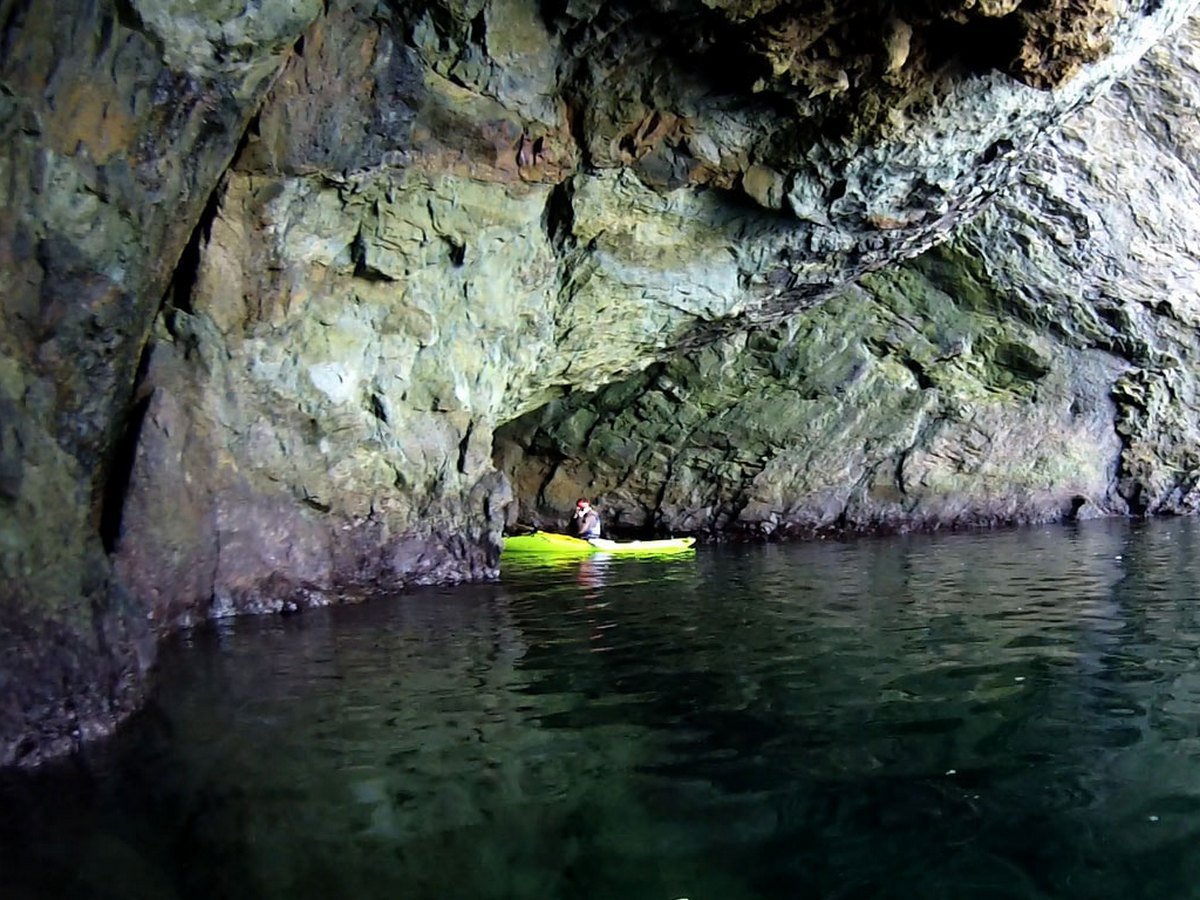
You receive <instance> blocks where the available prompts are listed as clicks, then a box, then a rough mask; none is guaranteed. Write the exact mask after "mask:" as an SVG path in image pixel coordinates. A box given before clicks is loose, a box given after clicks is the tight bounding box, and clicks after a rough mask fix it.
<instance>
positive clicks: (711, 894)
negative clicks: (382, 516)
mask: <svg viewBox="0 0 1200 900" xmlns="http://www.w3.org/2000/svg"><path fill="white" fill-rule="evenodd" d="M0 800H2V801H3V807H2V808H0V896H4V897H6V898H7V897H16V898H25V897H31V898H32V897H36V898H41V897H60V896H61V897H73V898H87V897H103V898H206V900H210V898H223V897H230V898H237V897H246V898H260V897H261V898H331V897H354V898H376V897H379V898H384V897H387V898H405V900H411V898H596V900H599V898H604V900H609V898H612V900H615V898H622V900H637V898H646V900H676V898H681V897H687V898H690V900H716V898H721V900H741V898H807V897H814V898H815V897H820V898H825V897H828V898H868V897H869V898H914V897H916V898H942V897H944V898H1000V897H1005V898H1009V897H1013V898H1015V897H1022V898H1024V897H1030V898H1034V897H1036V898H1048V897H1072V898H1074V897H1085V898H1140V897H1145V898H1149V897H1154V898H1178V897H1200V527H1198V523H1193V522H1189V521H1176V522H1159V523H1152V524H1149V525H1141V524H1126V523H1090V524H1085V525H1081V526H1078V527H1073V528H1066V527H1064V528H1053V529H1039V530H1030V531H1018V532H1007V533H992V534H984V535H959V536H943V537H921V538H911V539H894V540H864V541H858V542H854V543H846V544H816V545H797V546H771V547H755V548H733V549H729V548H726V549H713V548H701V550H700V551H699V553H697V554H696V556H694V557H692V558H687V559H680V560H674V561H646V560H612V561H609V562H604V561H592V562H589V563H583V564H578V565H574V566H570V567H566V568H561V569H543V570H536V569H534V570H520V571H512V572H506V578H505V582H504V583H503V584H501V585H495V586H488V587H475V588H465V589H454V590H444V591H428V592H420V593H416V594H411V595H407V596H403V597H399V598H397V599H396V600H395V601H389V602H374V603H370V604H366V605H363V606H358V607H351V608H341V609H335V610H326V611H317V612H313V613H306V614H303V615H300V616H295V617H292V618H268V619H257V620H241V621H236V622H233V623H230V624H228V625H225V626H223V627H220V628H217V629H211V630H206V631H201V632H197V633H194V634H192V635H190V636H188V637H187V638H185V639H184V640H182V641H181V642H179V644H178V646H176V647H174V648H172V649H171V650H170V651H169V652H168V653H167V654H166V658H165V661H164V667H163V673H162V684H161V690H160V692H159V697H158V700H157V702H156V703H155V704H154V706H153V707H152V708H151V709H150V710H149V711H148V712H147V714H146V715H144V716H142V717H141V718H140V719H139V721H138V722H137V724H136V725H135V727H133V728H131V729H129V730H128V731H127V732H126V733H125V734H123V735H122V737H121V738H120V740H118V741H117V742H115V743H114V744H113V745H112V746H111V747H109V748H107V749H105V750H104V751H93V752H91V753H90V754H89V756H88V758H87V759H85V760H80V761H78V762H77V763H76V764H75V766H73V767H72V768H71V770H70V771H63V772H57V773H49V774H47V775H45V776H42V777H40V778H38V779H36V780H33V781H21V782H15V783H13V782H8V783H5V784H4V787H3V796H2V797H0Z"/></svg>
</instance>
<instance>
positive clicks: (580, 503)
mask: <svg viewBox="0 0 1200 900" xmlns="http://www.w3.org/2000/svg"><path fill="white" fill-rule="evenodd" d="M571 527H573V528H574V529H575V534H576V535H577V536H579V537H581V538H583V539H584V540H585V541H590V540H592V539H593V538H598V537H600V514H599V513H598V512H596V511H595V510H594V509H592V504H590V503H588V502H587V500H585V499H584V498H583V497H580V498H579V499H578V500H576V501H575V515H574V516H573V517H572V518H571Z"/></svg>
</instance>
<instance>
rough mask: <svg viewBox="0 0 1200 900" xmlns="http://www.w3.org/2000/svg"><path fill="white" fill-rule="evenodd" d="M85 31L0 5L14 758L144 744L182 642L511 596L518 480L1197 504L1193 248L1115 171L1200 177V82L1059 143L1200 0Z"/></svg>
mask: <svg viewBox="0 0 1200 900" xmlns="http://www.w3.org/2000/svg"><path fill="white" fill-rule="evenodd" d="M76 6H77V4H67V3H65V2H57V0H55V2H51V3H42V4H33V3H31V2H29V0H0V28H2V29H3V34H2V38H3V46H4V48H5V53H4V55H3V61H0V124H2V126H3V131H4V136H5V141H4V144H3V149H2V150H0V172H2V173H3V175H4V178H3V179H0V192H2V193H0V196H2V197H3V200H4V207H5V209H6V210H8V211H10V215H8V216H6V217H5V218H4V220H3V221H2V222H0V298H2V299H0V317H2V319H3V326H4V328H3V330H2V332H0V412H2V415H0V510H2V512H3V515H2V516H0V574H2V575H3V583H4V584H5V587H4V589H3V593H2V594H0V659H3V660H4V662H2V663H0V687H3V688H4V691H3V693H2V694H0V696H3V697H4V701H3V705H2V706H0V764H6V763H12V762H25V763H29V762H36V761H37V760H38V759H40V758H42V757H43V756H45V755H47V754H51V753H55V752H62V751H63V750H64V749H66V748H69V747H70V746H71V744H72V742H74V741H76V740H78V739H80V738H81V737H87V736H90V735H93V734H98V733H103V732H104V731H105V730H107V729H109V728H111V726H112V724H113V723H114V722H115V721H116V720H117V719H118V718H119V717H120V716H121V715H122V714H123V713H124V712H126V711H127V710H128V709H130V708H131V707H132V706H133V705H134V704H135V703H136V702H137V699H138V693H139V690H140V685H141V684H142V680H143V676H144V673H145V671H146V669H147V667H148V666H149V665H150V664H151V663H152V660H153V652H154V651H153V642H154V638H155V637H156V636H157V635H158V634H160V633H161V632H163V631H166V630H170V629H172V628H175V627H178V626H180V625H186V624H189V623H193V622H197V621H201V620H203V619H205V618H208V617H210V616H217V615H227V614H232V613H236V612H242V611H262V610H281V609H294V608H299V607H302V606H306V605H313V604H321V603H328V602H333V601H336V600H339V599H343V598H345V597H347V596H350V595H358V594H360V593H362V592H363V591H367V590H371V589H373V588H376V587H379V586H384V587H395V586H399V585H403V584H410V583H419V582H429V581H453V580H458V579H467V578H486V577H490V576H493V575H494V574H495V565H496V550H497V546H498V538H499V534H500V528H501V526H502V524H503V522H504V521H505V517H506V516H512V515H513V514H514V512H515V510H516V509H517V507H516V505H514V503H513V500H514V493H513V491H512V488H511V487H510V484H515V485H516V486H517V491H516V497H517V498H519V500H520V503H521V508H522V509H525V510H526V511H529V510H531V509H532V510H534V511H538V510H539V509H540V513H539V514H541V515H546V516H550V515H553V514H554V513H555V511H556V510H558V509H560V508H561V505H562V503H563V502H564V498H571V497H573V495H574V493H576V492H578V491H580V490H584V489H586V490H587V492H589V493H594V492H597V491H599V492H600V493H602V494H603V495H604V499H605V501H606V502H607V503H609V504H610V506H611V508H612V509H613V511H614V512H615V513H616V514H617V515H618V516H619V517H620V521H622V522H627V523H628V524H630V525H643V524H656V525H659V526H662V527H671V528H680V529H682V528H687V529H696V530H704V531H714V532H715V531H722V530H729V529H733V530H746V531H750V532H753V533H757V534H762V533H790V532H794V533H804V532H807V531H811V530H820V529H823V528H826V527H829V526H830V525H841V526H847V527H855V528H875V527H909V526H912V525H925V526H933V525H937V524H942V523H947V522H972V521H1019V520H1026V519H1038V518H1044V517H1047V516H1050V515H1054V516H1057V515H1062V514H1064V513H1065V512H1079V511H1083V512H1110V511H1119V510H1123V509H1126V508H1128V509H1132V510H1135V511H1157V510H1172V509H1178V510H1184V509H1189V508H1190V504H1191V500H1190V499H1189V498H1190V496H1191V494H1190V486H1189V483H1188V482H1187V479H1186V477H1183V476H1180V475H1179V473H1180V472H1181V471H1189V470H1188V469H1186V466H1188V465H1191V463H1190V462H1189V460H1188V458H1187V454H1188V452H1190V451H1189V450H1188V447H1189V446H1194V445H1193V444H1191V442H1189V441H1188V440H1186V435H1187V434H1189V433H1190V431H1187V430H1184V431H1181V430H1180V427H1181V424H1182V425H1187V423H1189V422H1192V421H1193V420H1194V417H1193V416H1192V415H1191V412H1190V410H1191V409H1192V407H1191V394H1192V391H1191V387H1190V385H1191V381H1190V378H1189V376H1187V375H1186V368H1185V367H1178V366H1176V367H1172V363H1171V360H1183V359H1186V355H1187V354H1188V353H1190V352H1191V343H1190V340H1191V339H1190V335H1189V333H1188V322H1189V321H1190V319H1189V316H1190V313H1189V312H1188V307H1187V304H1188V303H1189V302H1190V299H1189V298H1190V297H1192V296H1193V294H1194V291H1192V290H1191V282H1190V280H1189V278H1190V276H1189V275H1187V273H1186V272H1184V270H1183V269H1182V268H1181V269H1180V270H1179V272H1180V274H1179V276H1178V277H1179V278H1180V279H1181V280H1180V281H1179V283H1178V286H1179V287H1180V290H1179V292H1178V293H1176V294H1172V295H1171V297H1170V298H1168V299H1166V300H1163V298H1161V297H1157V296H1156V297H1154V298H1153V299H1151V298H1150V296H1149V294H1148V293H1147V292H1149V291H1153V290H1156V289H1157V287H1158V285H1157V284H1156V283H1155V281H1154V277H1156V276H1152V275H1150V274H1149V273H1151V272H1152V271H1153V270H1154V269H1155V268H1156V267H1158V266H1159V264H1160V263H1161V261H1162V260H1163V258H1164V256H1163V255H1162V253H1163V250H1162V247H1161V246H1160V244H1159V242H1150V241H1146V242H1145V243H1144V244H1143V245H1142V246H1141V250H1142V252H1143V253H1144V254H1145V255H1144V257H1143V258H1141V259H1138V260H1130V259H1129V258H1128V254H1126V253H1125V250H1124V248H1125V247H1126V246H1128V242H1129V241H1131V240H1133V237H1132V234H1133V230H1135V229H1139V228H1143V227H1145V225H1146V223H1147V222H1149V223H1150V225H1151V227H1153V225H1154V223H1155V222H1158V223H1159V224H1160V226H1161V227H1162V228H1164V229H1166V228H1168V226H1169V227H1172V228H1177V229H1179V230H1178V231H1176V232H1175V233H1174V234H1173V236H1172V237H1173V240H1174V243H1173V245H1172V246H1174V247H1175V248H1176V252H1177V254H1178V256H1179V259H1180V260H1189V259H1191V258H1192V257H1193V256H1194V255H1195V254H1194V253H1193V252H1192V248H1193V247H1194V236H1193V232H1192V231H1190V230H1189V229H1188V228H1187V227H1186V226H1184V225H1181V224H1179V223H1180V222H1182V221H1184V220H1183V219H1168V218H1166V217H1165V216H1166V212H1165V211H1164V210H1166V209H1169V207H1168V206H1167V205H1166V204H1163V203H1157V204H1156V203H1150V202H1143V201H1142V200H1140V199H1137V198H1134V197H1131V196H1130V192H1131V191H1132V190H1134V187H1132V186H1131V185H1132V184H1133V181H1131V180H1136V179H1137V178H1138V177H1139V175H1138V171H1140V170H1138V171H1135V169H1134V167H1132V166H1130V167H1129V168H1128V169H1127V170H1122V169H1121V167H1120V164H1116V163H1112V162H1109V161H1108V160H1111V159H1113V158H1117V159H1119V158H1120V157H1119V156H1118V157H1113V156H1111V155H1110V156H1105V153H1106V152H1108V153H1110V154H1111V152H1112V151H1111V149H1110V148H1109V147H1107V146H1104V145H1101V144H1100V143H1099V142H1095V141H1092V140H1091V131H1093V130H1096V129H1097V128H1098V127H1101V126H1103V127H1107V128H1110V129H1111V131H1112V134H1111V139H1112V141H1113V142H1114V145H1115V144H1117V143H1119V142H1124V141H1127V140H1129V139H1130V135H1129V134H1128V133H1127V132H1126V129H1133V130H1134V131H1136V132H1137V137H1138V139H1139V140H1142V139H1143V138H1144V139H1145V140H1146V142H1147V144H1148V145H1150V148H1151V150H1152V151H1153V152H1155V153H1157V154H1160V157H1161V158H1162V159H1163V160H1164V161H1167V162H1169V159H1168V157H1169V156H1170V155H1171V154H1177V156H1176V157H1175V158H1176V159H1178V158H1180V157H1181V156H1182V155H1183V154H1184V153H1185V152H1191V151H1190V150H1188V149H1187V148H1186V147H1185V144H1184V141H1185V140H1186V138H1184V137H1181V136H1180V135H1181V133H1180V132H1178V131H1177V130H1176V129H1174V128H1173V127H1172V124H1171V123H1172V122H1174V121H1175V118H1174V117H1175V116H1176V114H1177V111H1178V110H1179V109H1180V108H1183V107H1184V106H1185V103H1186V101H1187V97H1185V96H1181V95H1176V94H1173V93H1172V91H1174V90H1179V91H1184V90H1186V91H1192V90H1194V87H1192V85H1193V84H1194V70H1192V69H1186V68H1185V70H1184V72H1185V74H1186V75H1187V78H1185V79H1184V80H1182V81H1181V80H1180V78H1179V76H1172V80H1166V81H1163V80H1162V79H1156V78H1155V77H1154V75H1153V74H1151V75H1139V76H1135V77H1134V78H1133V79H1131V80H1129V81H1127V82H1126V83H1125V87H1124V88H1123V92H1122V93H1119V94H1114V95H1111V98H1110V99H1109V100H1106V101H1105V102H1106V103H1109V104H1113V103H1117V104H1120V103H1124V104H1125V108H1121V107H1115V108H1114V107H1112V106H1109V107H1108V108H1107V111H1100V110H1097V111H1096V112H1093V113H1089V115H1093V116H1096V117H1097V118H1095V119H1093V120H1091V123H1090V124H1084V125H1078V126H1072V127H1075V128H1078V129H1081V130H1079V131H1077V132H1075V134H1076V135H1082V134H1087V135H1088V136H1089V138H1088V141H1086V142H1085V143H1087V144H1088V145H1089V146H1081V145H1080V140H1079V139H1078V137H1074V138H1073V137H1072V132H1071V131H1069V130H1068V131H1067V132H1065V133H1064V136H1063V137H1061V138H1057V139H1055V141H1054V142H1051V143H1046V142H1042V143H1039V142H1038V139H1039V136H1041V135H1042V133H1043V132H1046V131H1047V130H1048V129H1051V128H1052V127H1054V126H1056V125H1057V124H1058V123H1060V122H1061V121H1062V120H1063V119H1064V118H1065V117H1066V116H1068V115H1069V114H1070V113H1071V112H1072V111H1073V110H1075V109H1076V108H1078V107H1080V106H1081V105H1083V104H1084V103H1086V102H1087V101H1089V100H1090V99H1091V98H1092V97H1093V96H1094V95H1095V94H1096V93H1097V92H1098V91H1099V90H1100V89H1101V88H1103V87H1105V86H1107V84H1108V83H1109V82H1110V81H1111V80H1112V79H1113V78H1115V77H1117V76H1118V75H1120V74H1121V73H1123V72H1124V71H1126V70H1127V69H1128V68H1129V67H1130V66H1132V65H1133V64H1134V62H1135V61H1136V60H1137V59H1138V57H1139V56H1140V55H1141V54H1143V53H1144V52H1145V50H1146V49H1147V48H1148V47H1150V46H1151V45H1152V44H1153V43H1154V42H1155V41H1156V40H1158V39H1159V38H1160V37H1161V36H1162V35H1163V34H1165V33H1167V32H1169V31H1171V30H1173V29H1175V28H1176V27H1178V26H1179V25H1180V24H1181V23H1182V22H1183V21H1184V19H1185V18H1186V16H1187V15H1188V13H1189V12H1190V10H1191V8H1192V7H1193V6H1194V2H1182V0H1176V2H1170V0H1168V2H1153V3H1145V4H1142V3H1134V2H1119V0H1046V2H1038V3H1032V2H1020V0H1000V2H990V0H989V2H977V0H964V2H961V3H957V4H944V5H943V6H944V7H945V11H943V12H930V11H929V5H928V4H925V3H916V2H911V3H908V2H906V3H886V4H885V3H882V2H879V3H867V4H860V5H858V6H856V7H854V9H853V10H850V11H848V10H846V9H845V8H844V7H845V5H844V4H833V3H828V2H825V0H821V2H815V0H814V2H787V3H784V2H779V0H705V2H704V3H700V4H697V3H685V2H683V0H654V2H650V3H645V2H641V0H639V2H634V0H608V2H605V0H566V2H554V3H534V2H533V0H442V2H438V3H403V2H382V0H380V2H376V0H331V2H323V3H322V2H317V0H262V2H258V3H254V4H245V3H240V2H239V3H234V2H231V0H205V2H196V0H188V2H184V0H129V2H115V0H113V2H105V0H102V2H98V3H95V4H88V5H85V9H84V10H83V11H82V12H81V11H80V10H79V9H76ZM1188 46H1190V45H1189V44H1185V45H1184V47H1183V49H1182V50H1180V51H1176V52H1186V49H1187V47H1188ZM1174 58H1175V57H1173V56H1171V55H1169V53H1168V54H1167V55H1160V56H1158V57H1155V61H1153V62H1151V63H1150V64H1149V65H1150V66H1158V67H1159V68H1160V69H1161V68H1169V67H1171V66H1173V65H1174V63H1172V62H1171V61H1172V60H1173V59H1174ZM1143 71H1144V70H1143ZM1172 71H1174V70H1173V69H1172ZM1188 79H1191V80H1188ZM1171 85H1174V87H1172V86H1171ZM1131 111H1139V112H1138V114H1137V115H1136V116H1135V115H1133V114H1132V113H1131ZM1122 117H1124V118H1122ZM1139 122H1140V123H1143V124H1141V125H1139V124H1138V123H1139ZM1097 123H1099V125H1098V124H1097ZM1035 147H1036V148H1037V150H1036V152H1037V154H1038V159H1037V160H1036V161H1033V162H1032V163H1031V161H1030V160H1028V159H1027V156H1028V154H1029V153H1031V152H1033V150H1034V148H1035ZM1056 167H1057V168H1056ZM1172 171H1177V172H1179V173H1180V174H1179V182H1178V184H1177V185H1175V186H1174V187H1172V197H1182V198H1183V199H1182V200H1180V201H1179V202H1180V203H1181V204H1182V206H1181V208H1183V209H1187V208H1189V207H1190V205H1194V203H1193V200H1192V194H1189V193H1188V191H1193V193H1194V190H1193V185H1192V183H1191V181H1190V180H1188V179H1190V176H1187V178H1185V177H1184V174H1183V172H1182V169H1179V168H1178V166H1177V167H1176V168H1175V169H1172ZM1021 173H1025V174H1023V175H1022V174H1021ZM1018 175H1020V176H1021V178H1023V179H1024V180H1022V181H1018V182H1017V184H1016V187H1015V188H1014V189H1013V190H1011V191H1010V192H1009V193H1008V194H1006V195H1005V196H1004V199H1003V201H1002V202H998V203H996V204H993V205H992V206H991V207H988V208H987V211H986V213H985V215H984V217H983V218H982V219H980V220H978V222H977V223H976V224H974V225H972V226H971V228H970V230H967V231H965V232H962V233H961V234H960V236H959V237H957V238H956V240H955V242H954V243H953V244H952V245H949V246H947V247H946V248H945V249H941V250H938V251H936V252H934V253H933V254H931V255H927V256H925V257H922V258H921V259H920V260H917V261H914V262H911V263H909V264H907V265H905V266H902V267H900V268H887V267H889V266H894V265H896V264H897V263H899V262H900V261H902V260H905V259H912V258H914V257H916V256H918V255H919V254H921V253H922V252H924V251H926V250H929V249H930V248H932V247H934V246H936V245H938V244H939V243H940V242H942V241H944V240H946V239H947V238H948V237H950V236H951V235H952V233H954V232H955V230H956V229H958V228H959V227H960V223H965V222H967V221H968V220H969V219H971V218H972V217H973V216H975V215H976V213H978V212H979V211H980V210H984V209H985V207H986V204H987V201H988V200H989V198H991V197H992V195H993V194H995V192H996V191H997V190H999V189H1000V188H1002V187H1004V186H1005V185H1008V184H1010V183H1012V182H1013V181H1014V179H1015V178H1017V176H1018ZM1038 179H1041V181H1042V183H1044V184H1050V185H1051V186H1053V187H1054V188H1055V189H1054V190H1047V189H1045V187H1044V186H1043V187H1041V188H1039V181H1038ZM1159 188H1160V189H1161V190H1165V189H1166V188H1165V186H1162V185H1160V186H1159ZM1047 204H1049V205H1047ZM1105 204H1109V205H1110V206H1111V209H1106V208H1105ZM1097 209H1105V212H1104V213H1103V214H1101V215H1100V216H1099V217H1097V214H1096V213H1095V212H1094V211H1095V210H1097ZM1109 213H1111V215H1110V214H1109ZM1158 216H1163V218H1156V217H1158ZM1172 222H1174V223H1175V224H1173V225H1172V224H1171V223H1172ZM1081 223H1083V224H1081ZM1137 240H1139V241H1141V240H1144V239H1143V238H1138V239H1137ZM1122 241H1124V242H1125V243H1124V244H1122ZM1105 254H1107V256H1106V255H1105ZM1105 259H1107V260H1109V263H1108V264H1105V263H1104V262H1103V260H1105ZM1189 265H1194V263H1189ZM1135 270H1136V271H1137V272H1140V273H1141V274H1134V275H1126V274H1125V273H1126V272H1127V271H1135ZM1189 271H1190V270H1189ZM869 272H874V273H875V274H872V275H869V276H868V277H867V278H865V279H864V280H863V281H862V282H861V283H860V284H859V285H858V286H855V287H848V285H850V284H851V282H852V281H853V280H854V279H856V278H858V277H860V276H863V275H864V274H865V273H869ZM1105 279H1107V280H1105ZM1138 279H1141V281H1139V280H1138ZM1130 280H1132V281H1133V282H1135V284H1134V285H1132V286H1131V285H1130V284H1128V283H1127V282H1129V281H1130ZM1143 282H1144V283H1143ZM1161 303H1166V304H1167V305H1166V307H1160V304H1161ZM1164 309H1165V310H1167V311H1164ZM1172 323H1173V324H1172ZM607 385H612V386H611V387H606V386H607ZM547 404H549V405H547ZM631 416H632V417H633V419H632V420H631V419H630V417H631ZM635 420H636V421H635ZM1114 423H1115V426H1114ZM1114 427H1115V430H1114ZM1188 427H1189V428H1190V427H1192V426H1188ZM497 429H501V432H500V437H501V439H500V440H499V441H494V440H493V436H494V435H495V434H496V433H497ZM818 438H819V439H818ZM1018 447H1020V448H1022V452H1023V453H1024V452H1025V451H1026V450H1027V449H1028V448H1030V447H1034V448H1036V452H1034V453H1032V454H1030V455H1028V456H1024V455H1020V454H1017V453H1016V451H1015V448H1018ZM494 452H495V454H496V457H495V460H494V459H493V453H494ZM496 461H499V463H500V466H499V468H498V467H497V465H496ZM1181 466H1184V467H1185V468H1183V469H1181V468H1180V467H1181ZM502 470H503V471H502ZM505 472H507V473H509V474H510V475H511V476H512V478H511V480H510V478H508V477H506V475H505V474H504V473H505Z"/></svg>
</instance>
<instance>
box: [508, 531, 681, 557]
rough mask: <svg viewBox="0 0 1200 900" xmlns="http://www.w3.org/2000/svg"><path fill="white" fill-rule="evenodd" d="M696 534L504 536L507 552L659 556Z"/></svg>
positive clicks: (541, 533)
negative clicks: (637, 537)
mask: <svg viewBox="0 0 1200 900" xmlns="http://www.w3.org/2000/svg"><path fill="white" fill-rule="evenodd" d="M695 543H696V539H695V538H691V537H684V538H666V539H664V540H658V541H607V540H604V539H603V538H594V539H593V540H590V541H585V540H583V539H582V538H577V537H572V536H571V535H569V534H555V533H554V532H552V531H535V532H534V533H533V534H517V535H511V536H509V537H506V538H505V539H504V552H505V553H510V554H530V555H536V556H590V555H592V554H594V553H623V554H630V555H636V554H641V555H644V556H652V555H654V556H656V555H658V554H662V553H682V552H684V551H685V550H690V549H692V545H693V544H695Z"/></svg>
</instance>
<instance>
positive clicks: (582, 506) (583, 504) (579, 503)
mask: <svg viewBox="0 0 1200 900" xmlns="http://www.w3.org/2000/svg"><path fill="white" fill-rule="evenodd" d="M589 506H591V504H590V503H588V502H587V501H586V500H584V499H583V498H582V497H580V498H579V499H578V500H576V501H575V508H576V509H578V510H586V509H587V508H588V507H589Z"/></svg>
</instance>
